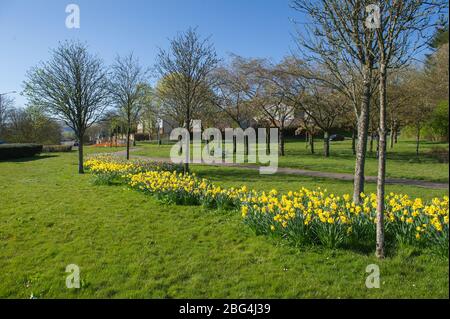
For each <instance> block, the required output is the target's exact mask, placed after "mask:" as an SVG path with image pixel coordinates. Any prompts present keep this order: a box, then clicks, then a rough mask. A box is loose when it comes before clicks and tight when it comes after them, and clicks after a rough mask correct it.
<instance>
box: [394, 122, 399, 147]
mask: <svg viewBox="0 0 450 319" xmlns="http://www.w3.org/2000/svg"><path fill="white" fill-rule="evenodd" d="M394 143H395V144H397V143H398V124H396V125H395V135H394Z"/></svg>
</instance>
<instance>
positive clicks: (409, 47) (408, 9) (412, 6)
mask: <svg viewBox="0 0 450 319" xmlns="http://www.w3.org/2000/svg"><path fill="white" fill-rule="evenodd" d="M377 6H378V8H379V10H380V21H379V25H378V26H377V28H376V31H377V32H376V41H377V45H378V51H379V57H378V73H379V86H378V90H379V103H380V109H379V111H380V115H379V120H380V122H379V129H378V136H379V143H380V146H379V148H380V149H379V157H378V177H377V245H376V256H377V257H378V258H383V257H384V255H385V253H384V200H385V198H384V197H385V196H384V190H385V177H386V132H387V130H386V123H387V120H386V117H387V116H386V109H387V90H386V83H387V77H388V70H389V69H392V68H399V67H401V66H403V65H406V64H408V63H409V62H410V61H411V57H412V56H413V55H414V54H416V53H417V51H418V50H420V48H422V47H424V46H426V45H427V43H428V40H429V39H430V38H431V36H428V37H427V35H426V33H425V31H426V30H427V29H429V28H430V27H433V26H434V25H435V24H434V23H433V22H432V18H435V17H436V15H437V14H438V13H439V11H440V10H441V8H444V7H445V6H446V2H445V1H418V0H403V1H398V0H387V1H378V2H377Z"/></svg>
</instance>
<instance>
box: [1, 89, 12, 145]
mask: <svg viewBox="0 0 450 319" xmlns="http://www.w3.org/2000/svg"><path fill="white" fill-rule="evenodd" d="M13 107H14V99H13V98H11V97H9V96H6V95H5V94H0V137H2V136H3V135H4V134H5V129H6V121H7V119H8V115H9V112H10V111H11V110H12V109H13Z"/></svg>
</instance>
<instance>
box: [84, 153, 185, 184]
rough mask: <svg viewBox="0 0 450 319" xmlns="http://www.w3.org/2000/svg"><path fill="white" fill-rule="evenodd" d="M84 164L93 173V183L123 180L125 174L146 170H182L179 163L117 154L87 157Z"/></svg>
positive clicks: (111, 182)
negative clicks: (128, 157) (128, 158)
mask: <svg viewBox="0 0 450 319" xmlns="http://www.w3.org/2000/svg"><path fill="white" fill-rule="evenodd" d="M84 166H85V168H86V169H88V170H89V171H90V172H92V173H93V175H94V183H95V184H113V183H115V182H117V183H121V182H123V178H124V177H125V176H127V175H130V174H131V175H132V174H138V173H142V172H148V171H171V172H172V171H176V172H181V171H182V170H183V168H182V166H181V165H176V164H171V163H167V162H151V161H142V160H131V161H126V160H124V159H121V158H119V157H117V156H110V155H97V156H94V157H90V158H88V159H87V160H86V161H85V163H84Z"/></svg>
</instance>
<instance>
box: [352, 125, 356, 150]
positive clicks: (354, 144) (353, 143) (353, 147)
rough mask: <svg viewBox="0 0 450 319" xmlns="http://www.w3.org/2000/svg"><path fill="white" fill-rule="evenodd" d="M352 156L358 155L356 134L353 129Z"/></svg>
mask: <svg viewBox="0 0 450 319" xmlns="http://www.w3.org/2000/svg"><path fill="white" fill-rule="evenodd" d="M352 154H353V155H356V132H355V129H354V128H353V129H352Z"/></svg>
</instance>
